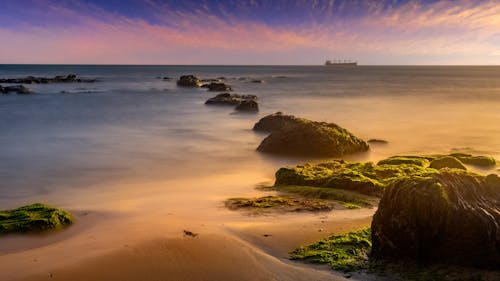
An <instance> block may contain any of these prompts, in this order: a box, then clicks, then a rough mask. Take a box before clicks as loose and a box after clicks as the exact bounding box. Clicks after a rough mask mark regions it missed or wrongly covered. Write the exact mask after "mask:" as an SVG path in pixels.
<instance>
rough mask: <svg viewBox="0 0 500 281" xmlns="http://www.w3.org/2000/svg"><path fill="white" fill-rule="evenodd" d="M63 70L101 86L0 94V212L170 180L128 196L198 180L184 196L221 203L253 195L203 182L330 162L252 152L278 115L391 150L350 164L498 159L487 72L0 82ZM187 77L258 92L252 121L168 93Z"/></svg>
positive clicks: (438, 69)
mask: <svg viewBox="0 0 500 281" xmlns="http://www.w3.org/2000/svg"><path fill="white" fill-rule="evenodd" d="M66 74H77V75H78V76H81V77H84V78H96V79H98V80H99V82H96V83H74V84H32V85H26V86H27V87H29V88H30V89H32V90H33V91H34V92H35V93H36V94H34V95H16V94H10V95H0V112H1V117H2V118H0V178H1V181H0V194H1V196H0V206H2V209H5V208H8V207H15V206H19V205H22V204H24V203H29V202H33V201H42V202H49V203H52V204H55V205H57V206H61V207H69V208H73V209H75V208H76V209H84V208H92V209H106V210H108V209H113V208H114V207H111V206H110V204H109V200H110V198H113V200H116V202H121V203H120V205H119V206H121V207H123V206H125V205H127V204H126V203H125V202H129V201H130V200H131V199H132V198H130V196H131V195H130V194H129V193H127V192H125V190H127V187H126V186H129V184H131V183H136V185H134V188H137V186H141V184H142V183H154V182H165V181H168V182H175V183H176V184H168V185H164V186H161V187H160V188H157V187H155V188H154V190H153V189H148V188H147V187H146V185H144V186H145V187H144V188H143V189H141V191H140V194H141V195H140V196H139V197H141V196H142V197H144V198H148V197H154V196H155V194H158V193H162V194H163V195H165V196H169V194H183V192H184V187H183V182H184V181H193V180H196V179H200V181H199V182H198V183H197V184H195V187H193V188H189V189H186V191H185V192H188V191H189V194H184V195H185V196H191V195H192V194H199V196H204V197H210V198H215V199H213V202H219V201H220V200H221V199H223V198H224V196H225V195H226V194H227V195H240V194H246V193H252V192H253V191H252V190H253V189H254V187H255V186H254V185H253V184H251V185H246V186H244V187H241V188H237V189H234V190H232V189H231V188H230V186H231V182H225V183H223V184H221V186H224V188H218V186H217V184H214V182H216V180H214V181H212V182H209V180H208V179H217V178H224V177H228V178H230V179H231V181H238V179H244V181H245V182H250V183H255V185H258V184H262V182H264V183H266V184H272V181H273V176H274V172H275V171H276V169H277V168H278V167H280V166H283V165H295V164H299V163H302V162H307V161H313V162H317V161H324V160H327V159H307V158H286V157H278V156H271V155H265V154H262V153H259V152H257V151H256V148H257V146H258V145H259V143H260V141H261V140H262V139H263V138H264V137H265V135H263V134H260V133H256V132H253V131H252V127H253V124H254V123H255V122H257V121H258V120H259V118H261V117H263V116H265V115H267V114H271V113H274V112H277V111H281V112H283V113H286V114H293V115H297V116H301V117H305V118H308V119H312V120H317V121H328V122H334V123H337V124H338V125H340V126H342V127H344V128H347V129H348V130H350V131H351V132H353V133H354V134H355V135H357V136H359V137H361V138H364V139H371V138H377V139H384V140H387V141H388V142H389V143H388V144H387V145H372V147H371V149H370V151H368V152H366V153H361V154H356V155H351V156H347V157H346V159H348V160H353V161H377V160H380V159H382V158H385V157H388V156H392V155H404V154H432V153H450V152H467V153H473V154H481V155H491V156H495V157H496V158H497V159H500V125H499V124H500V67H496V66H358V67H352V68H349V67H346V68H338V67H325V66H105V65H102V66H100V65H99V66H98V65H0V78H9V77H24V76H28V75H33V76H46V77H50V76H55V75H66ZM184 74H194V75H196V76H198V77H200V78H217V77H221V76H224V77H226V79H227V80H226V83H228V84H230V85H232V86H233V88H234V92H235V93H238V94H253V95H257V96H258V99H259V106H260V111H259V113H258V114H239V113H236V112H234V110H233V108H231V107H221V106H207V105H205V104H204V102H205V101H206V100H207V99H208V98H210V97H212V96H215V95H216V94H217V93H213V92H207V91H206V90H205V89H190V88H179V87H177V86H176V83H175V82H176V79H178V77H179V76H180V75H184ZM165 76H167V77H170V78H172V79H171V80H168V81H167V80H163V79H162V78H163V77H165ZM254 79H257V80H262V81H263V83H252V82H251V80H254ZM5 85H7V84H4V86H5ZM63 91H64V92H65V93H61V92H63ZM488 172H495V173H499V171H498V170H495V169H493V170H491V171H488ZM231 175H234V177H232V176H231ZM187 190H188V191H187ZM134 194H136V193H134ZM172 196H173V195H172ZM133 197H134V198H135V197H137V195H133ZM182 198H184V197H182ZM218 200H219V201H218ZM134 202H135V201H134ZM185 203H186V204H189V203H188V202H187V201H186V202H185ZM134 204H137V203H134ZM214 204H215V203H214ZM116 206H118V204H117V205H116ZM116 206H115V207H116ZM134 206H136V205H134ZM121 207H120V208H121ZM131 208H133V207H131Z"/></svg>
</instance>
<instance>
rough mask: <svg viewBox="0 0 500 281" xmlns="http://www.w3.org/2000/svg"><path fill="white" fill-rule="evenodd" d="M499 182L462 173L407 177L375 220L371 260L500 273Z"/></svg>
mask: <svg viewBox="0 0 500 281" xmlns="http://www.w3.org/2000/svg"><path fill="white" fill-rule="evenodd" d="M499 206H500V178H499V177H498V176H497V175H489V176H486V177H485V176H480V175H477V174H472V173H468V172H465V171H459V170H441V172H440V173H436V174H434V175H431V176H427V177H421V176H408V177H404V178H402V179H400V180H398V181H396V182H395V183H394V184H392V185H390V186H389V187H387V188H386V190H385V192H384V194H383V196H382V199H381V201H380V204H379V207H378V210H377V212H376V213H375V215H374V217H373V222H372V242H373V247H372V254H371V255H372V256H373V257H374V258H378V259H393V260H398V261H400V260H412V261H416V262H418V263H421V264H432V263H443V264H454V265H465V266H477V267H486V268H493V269H499V265H500V211H499Z"/></svg>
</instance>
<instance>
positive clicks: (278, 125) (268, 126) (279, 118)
mask: <svg viewBox="0 0 500 281" xmlns="http://www.w3.org/2000/svg"><path fill="white" fill-rule="evenodd" d="M297 123H299V118H297V117H295V116H293V115H285V114H283V113H282V112H276V113H274V114H270V115H267V116H265V117H263V118H261V119H260V120H259V122H257V123H255V125H254V126H253V130H254V131H262V132H273V131H279V130H281V129H284V128H288V127H290V126H293V125H295V124H297Z"/></svg>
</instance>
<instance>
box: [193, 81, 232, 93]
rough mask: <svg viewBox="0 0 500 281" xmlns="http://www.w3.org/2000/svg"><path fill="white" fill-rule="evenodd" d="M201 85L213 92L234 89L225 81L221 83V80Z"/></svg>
mask: <svg viewBox="0 0 500 281" xmlns="http://www.w3.org/2000/svg"><path fill="white" fill-rule="evenodd" d="M201 87H203V88H208V90H209V91H211V92H227V91H232V90H233V89H232V88H231V86H229V85H226V84H225V83H219V82H212V83H210V84H204V85H203V86H201Z"/></svg>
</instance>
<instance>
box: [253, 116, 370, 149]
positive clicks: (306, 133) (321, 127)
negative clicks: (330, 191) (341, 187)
mask: <svg viewBox="0 0 500 281" xmlns="http://www.w3.org/2000/svg"><path fill="white" fill-rule="evenodd" d="M259 123H260V124H259ZM263 128H264V129H267V130H269V129H271V134H270V135H269V136H268V137H266V138H265V139H264V140H263V141H262V143H261V144H260V145H259V147H258V148H257V150H258V151H261V152H267V153H274V154H288V155H303V156H318V157H338V156H343V155H346V154H351V153H355V152H362V151H366V150H368V148H369V146H368V144H367V143H366V142H365V141H364V140H362V139H360V138H358V137H356V136H354V135H353V134H352V133H350V132H349V131H347V130H346V129H344V128H342V127H340V126H338V125H336V124H334V123H326V122H315V121H310V120H307V119H303V118H298V117H295V116H289V115H283V114H281V113H279V112H278V113H275V114H272V115H269V116H266V117H264V118H262V119H261V120H260V121H259V122H258V123H257V124H255V126H254V130H259V129H260V130H262V129H263Z"/></svg>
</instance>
